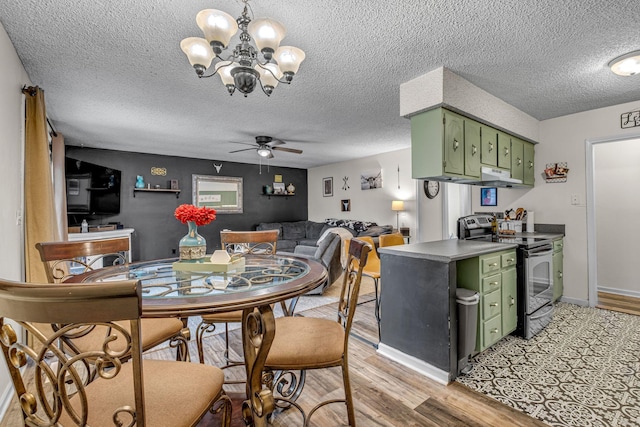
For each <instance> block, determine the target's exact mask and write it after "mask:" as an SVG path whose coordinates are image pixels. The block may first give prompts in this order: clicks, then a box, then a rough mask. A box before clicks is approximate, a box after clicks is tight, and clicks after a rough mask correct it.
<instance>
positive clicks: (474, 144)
mask: <svg viewBox="0 0 640 427" xmlns="http://www.w3.org/2000/svg"><path fill="white" fill-rule="evenodd" d="M464 174H465V175H466V176H470V177H473V178H480V123H478V122H476V121H474V120H470V119H465V120H464Z"/></svg>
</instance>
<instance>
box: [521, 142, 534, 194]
mask: <svg viewBox="0 0 640 427" xmlns="http://www.w3.org/2000/svg"><path fill="white" fill-rule="evenodd" d="M534 155H535V150H534V147H533V144H532V143H530V142H525V143H524V150H523V159H524V165H523V168H524V169H523V177H522V183H523V184H526V185H533V184H534V183H535V174H534V163H533V158H534Z"/></svg>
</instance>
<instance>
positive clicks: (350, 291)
mask: <svg viewBox="0 0 640 427" xmlns="http://www.w3.org/2000/svg"><path fill="white" fill-rule="evenodd" d="M372 251H373V246H372V245H371V244H369V243H367V242H364V241H363V240H360V239H358V238H354V239H351V241H350V243H349V252H348V255H347V256H348V258H347V269H346V270H345V273H344V279H343V281H342V288H341V290H340V299H339V300H338V322H339V323H340V324H341V325H342V326H343V327H344V330H345V340H344V354H347V350H348V345H349V332H350V331H351V323H352V322H353V316H354V314H355V312H356V307H357V305H358V296H359V293H360V283H361V282H362V270H363V268H364V267H363V266H364V265H365V264H366V263H367V257H368V256H369V255H370V254H371V252H372Z"/></svg>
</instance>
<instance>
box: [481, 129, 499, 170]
mask: <svg viewBox="0 0 640 427" xmlns="http://www.w3.org/2000/svg"><path fill="white" fill-rule="evenodd" d="M480 138H481V141H480V163H482V164H483V165H488V166H498V131H497V130H495V129H494V128H491V127H489V126H482V127H481V128H480Z"/></svg>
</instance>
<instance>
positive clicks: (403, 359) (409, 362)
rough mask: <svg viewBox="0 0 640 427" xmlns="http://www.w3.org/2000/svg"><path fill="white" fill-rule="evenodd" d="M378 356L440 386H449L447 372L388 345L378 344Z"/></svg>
mask: <svg viewBox="0 0 640 427" xmlns="http://www.w3.org/2000/svg"><path fill="white" fill-rule="evenodd" d="M378 354H380V355H381V356H384V357H386V358H389V359H391V360H393V361H394V362H398V363H399V364H401V365H404V366H406V367H407V368H409V369H413V370H414V371H416V372H418V373H420V374H422V375H424V376H425V377H427V378H431V379H432V380H434V381H437V382H439V383H440V384H443V385H447V384H449V373H448V372H445V371H443V370H442V369H440V368H436V367H435V366H433V365H430V364H428V363H427V362H424V361H422V360H420V359H417V358H415V357H413V356H409V355H408V354H406V353H403V352H401V351H400V350H396V349H395V348H393V347H389V346H388V345H385V344H383V343H380V344H378Z"/></svg>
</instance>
